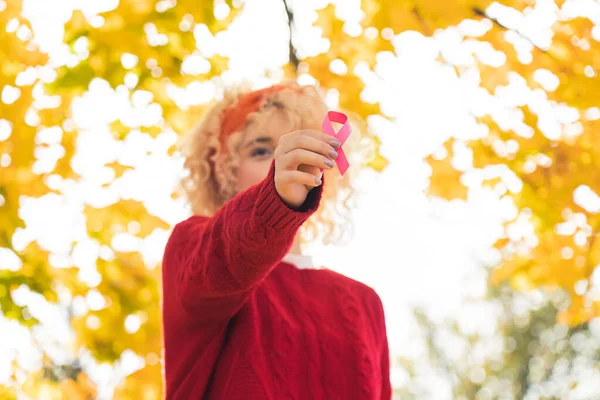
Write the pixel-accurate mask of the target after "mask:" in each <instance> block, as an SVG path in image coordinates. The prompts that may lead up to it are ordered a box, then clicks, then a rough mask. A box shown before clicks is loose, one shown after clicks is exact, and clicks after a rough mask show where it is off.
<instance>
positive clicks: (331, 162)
mask: <svg viewBox="0 0 600 400" xmlns="http://www.w3.org/2000/svg"><path fill="white" fill-rule="evenodd" d="M334 164H335V163H334V162H333V160H330V159H329V158H326V159H325V165H327V166H328V167H333V166H334Z"/></svg>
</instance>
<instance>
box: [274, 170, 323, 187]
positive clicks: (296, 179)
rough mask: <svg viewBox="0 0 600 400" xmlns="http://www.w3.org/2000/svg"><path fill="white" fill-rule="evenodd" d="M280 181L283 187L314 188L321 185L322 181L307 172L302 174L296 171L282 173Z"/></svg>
mask: <svg viewBox="0 0 600 400" xmlns="http://www.w3.org/2000/svg"><path fill="white" fill-rule="evenodd" d="M280 179H281V183H282V184H284V185H292V184H300V185H305V186H310V187H315V186H319V185H320V184H321V183H322V180H321V179H320V178H319V177H317V176H314V175H312V174H309V173H308V172H302V171H298V170H294V171H283V172H282V173H281V176H280Z"/></svg>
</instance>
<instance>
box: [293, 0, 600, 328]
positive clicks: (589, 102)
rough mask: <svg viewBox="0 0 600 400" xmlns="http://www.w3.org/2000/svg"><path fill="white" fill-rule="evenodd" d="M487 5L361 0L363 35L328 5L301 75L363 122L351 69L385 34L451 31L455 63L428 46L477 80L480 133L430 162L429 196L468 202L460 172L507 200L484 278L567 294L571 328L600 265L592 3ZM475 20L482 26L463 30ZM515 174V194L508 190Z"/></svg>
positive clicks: (599, 52)
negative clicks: (321, 41)
mask: <svg viewBox="0 0 600 400" xmlns="http://www.w3.org/2000/svg"><path fill="white" fill-rule="evenodd" d="M490 3H491V2H487V1H480V0H473V1H463V2H459V3H447V2H436V1H429V0H418V1H393V0H386V1H374V0H373V1H371V0H363V1H362V2H361V7H362V10H363V12H364V14H363V18H362V19H361V20H360V21H359V23H360V28H354V29H350V26H349V25H350V22H355V21H343V20H341V19H340V18H338V16H337V14H336V11H337V10H336V7H335V6H333V5H329V6H327V7H326V8H324V9H323V10H321V11H320V14H319V20H318V21H317V25H318V26H319V27H321V29H323V36H324V37H326V38H328V39H329V41H330V48H329V50H328V51H327V52H325V53H323V54H320V55H318V56H316V57H309V58H307V59H306V60H304V63H301V64H300V67H299V70H301V71H302V72H304V70H306V71H307V72H308V73H310V74H311V75H313V76H314V77H315V78H316V79H317V80H319V81H320V82H326V83H327V84H328V85H329V84H331V85H332V86H333V87H336V88H339V89H341V88H343V92H344V96H343V98H342V99H341V100H340V103H341V105H342V106H343V107H346V108H348V109H352V110H356V112H357V113H358V114H359V115H360V116H362V117H367V116H368V115H372V114H380V113H381V111H380V110H379V108H378V106H377V104H371V105H370V107H367V106H365V105H364V103H362V102H360V100H359V99H360V98H361V97H360V95H361V92H362V89H363V87H364V83H363V82H362V80H361V79H360V78H359V76H358V75H357V73H358V72H359V71H361V69H360V68H357V67H359V66H360V65H361V64H364V63H365V62H366V63H368V65H369V66H370V67H373V66H376V65H377V64H378V57H381V56H382V55H383V54H385V52H387V51H393V48H392V45H391V43H390V42H389V40H387V39H390V38H392V37H394V35H396V34H398V33H400V32H403V31H406V30H415V31H418V32H421V33H423V34H425V35H427V36H432V37H434V38H435V37H436V36H438V35H439V34H441V33H442V32H441V29H444V28H447V29H450V30H452V32H453V34H455V35H456V36H458V37H459V42H458V43H455V46H457V47H458V50H457V49H455V50H454V51H455V52H456V51H458V52H460V55H461V57H454V58H452V57H451V55H452V54H451V52H450V51H447V49H444V48H443V46H440V45H437V46H438V48H439V57H438V59H439V63H440V64H441V65H446V66H448V68H451V69H453V70H454V72H455V74H456V75H457V77H458V78H463V77H465V78H466V79H465V80H467V79H475V80H476V81H477V82H478V83H479V90H474V91H473V94H472V95H470V97H469V96H468V97H467V99H466V100H467V101H468V102H469V104H473V107H472V111H471V112H472V114H473V115H472V116H473V118H474V119H476V120H477V121H478V122H479V124H480V128H481V134H480V135H479V136H477V137H468V138H466V137H464V136H463V137H452V138H450V139H449V140H448V141H447V142H446V143H444V145H443V149H444V151H442V152H441V153H440V154H442V156H441V157H436V156H437V153H436V156H433V155H432V156H430V157H429V158H428V159H427V162H428V163H429V165H430V166H431V169H432V173H431V184H430V188H429V193H430V194H431V195H434V196H440V197H443V198H446V199H448V200H452V199H463V200H466V199H467V194H468V190H467V189H468V187H467V186H466V183H465V182H466V181H467V180H466V179H464V176H469V177H471V178H472V177H478V178H477V179H475V182H476V183H472V184H471V185H472V186H477V185H478V184H480V183H483V184H484V185H489V186H492V187H494V188H495V190H496V191H497V192H498V193H499V195H500V196H507V197H509V198H510V199H512V201H513V202H514V204H515V206H516V207H517V208H518V209H519V210H520V212H519V213H518V214H517V215H515V218H514V219H513V220H511V221H507V222H506V232H507V237H506V239H502V240H499V241H498V242H497V244H496V247H498V248H499V249H502V255H503V262H502V264H501V265H500V266H499V268H498V269H497V270H496V272H495V273H494V274H493V276H492V279H493V281H494V282H496V283H499V282H502V281H504V280H509V281H510V282H511V284H512V285H513V286H514V287H516V288H520V289H529V288H532V287H536V286H540V285H545V286H554V287H557V286H558V287H562V288H564V289H565V290H567V291H568V293H569V294H570V296H571V307H570V308H569V309H567V310H564V312H562V313H561V314H560V315H559V318H560V319H561V321H563V322H566V323H569V324H578V323H581V322H584V321H586V320H588V319H589V318H591V317H593V316H595V315H599V314H600V313H599V311H600V299H598V298H594V297H593V296H590V295H589V290H590V289H591V287H592V284H591V281H590V277H591V276H592V273H593V271H594V270H595V268H596V267H597V266H598V265H599V263H600V240H597V239H598V237H599V236H600V206H599V204H600V147H598V146H597V145H595V144H596V143H598V142H599V141H600V109H599V108H598V105H599V104H600V94H599V93H600V79H599V78H598V75H599V74H600V22H599V20H598V12H599V10H600V6H598V4H597V3H594V2H590V3H589V4H588V3H586V2H580V1H575V0H571V1H563V0H558V1H556V2H555V1H537V2H536V1H533V0H507V1H499V2H495V3H494V4H493V5H491V6H490V7H488V5H490ZM584 3H585V4H584ZM476 21H478V22H479V23H480V24H479V25H478V26H479V27H480V28H482V29H474V30H473V29H468V28H469V27H472V26H473V24H475V22H476ZM469 22H470V23H471V24H468V23H469ZM530 24H536V25H535V26H536V27H537V28H536V29H537V30H536V31H533V30H531V28H530V27H528V25H530ZM542 26H543V27H544V29H545V31H543V32H541V29H542V28H541V27H542ZM351 33H352V34H351ZM382 52H383V53H382ZM490 54H493V56H492V55H490ZM382 58H383V57H382ZM457 59H458V60H460V61H455V60H457ZM334 63H336V64H334ZM340 63H342V64H343V65H345V67H346V68H343V69H342V70H341V71H342V72H340V69H339V68H335V67H337V66H338V65H339V64H340ZM474 77H475V78H474ZM340 91H341V90H340ZM511 94H512V95H513V96H514V98H515V99H514V100H513V99H511V98H510V95H511ZM486 103H487V104H491V105H490V106H487V107H486V106H485V104H486ZM482 104H484V105H482ZM357 105H358V106H360V107H358V108H357ZM462 149H466V150H467V151H468V152H469V154H470V155H471V157H472V163H471V167H470V168H462V169H460V170H459V169H457V167H456V164H454V163H453V162H454V161H456V160H455V157H458V156H456V152H457V151H460V150H462ZM462 153H463V154H464V151H463V152H462ZM372 166H375V168H382V167H384V166H385V162H383V161H382V160H381V159H380V158H376V159H375V160H374V161H373V162H372ZM515 177H516V178H517V180H518V181H519V184H517V185H516V186H517V187H515V185H514V184H512V183H511V180H514V178H515ZM477 180H478V181H479V182H478V183H477ZM470 182H473V180H470ZM520 219H525V220H527V222H528V223H530V224H531V226H533V232H532V233H531V234H530V235H519V234H518V233H517V229H515V228H514V227H515V225H516V222H518V221H519V220H520ZM511 227H512V228H511ZM511 232H512V234H511Z"/></svg>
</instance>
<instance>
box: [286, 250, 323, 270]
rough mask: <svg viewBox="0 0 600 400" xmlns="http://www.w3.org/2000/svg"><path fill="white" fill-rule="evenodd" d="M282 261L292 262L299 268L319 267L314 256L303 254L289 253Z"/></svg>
mask: <svg viewBox="0 0 600 400" xmlns="http://www.w3.org/2000/svg"><path fill="white" fill-rule="evenodd" d="M282 261H283V262H286V263H288V264H292V265H293V266H295V267H296V268H298V269H318V268H317V267H316V266H315V264H314V262H313V258H312V257H311V256H307V255H303V254H292V253H288V254H286V255H285V257H283V259H282Z"/></svg>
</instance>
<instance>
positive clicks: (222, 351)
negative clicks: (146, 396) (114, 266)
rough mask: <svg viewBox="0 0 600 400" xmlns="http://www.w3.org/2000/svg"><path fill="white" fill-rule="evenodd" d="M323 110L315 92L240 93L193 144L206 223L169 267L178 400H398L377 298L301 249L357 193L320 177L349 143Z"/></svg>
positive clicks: (328, 231) (193, 197)
mask: <svg viewBox="0 0 600 400" xmlns="http://www.w3.org/2000/svg"><path fill="white" fill-rule="evenodd" d="M326 113H327V108H326V106H325V104H324V102H323V100H322V96H321V95H320V93H319V92H318V90H317V89H316V88H315V87H300V86H298V85H297V84H295V83H286V84H280V85H275V86H273V87H270V88H267V89H263V90H259V91H253V92H246V93H235V92H230V93H227V94H226V95H225V97H224V99H223V100H221V101H220V102H218V103H217V104H215V105H214V106H213V107H212V108H211V109H210V110H209V111H208V112H207V114H206V115H205V116H204V118H203V120H202V121H201V123H200V124H199V126H198V127H197V128H196V129H194V131H193V132H192V133H191V135H190V136H189V141H188V142H187V143H186V144H185V145H184V146H183V148H182V152H183V153H184V155H185V156H186V163H185V166H186V168H187V170H188V171H189V175H188V176H187V177H186V178H185V179H184V182H183V183H184V188H185V189H186V192H187V196H188V198H189V200H190V202H191V205H192V208H193V211H194V214H195V215H194V216H193V217H191V218H189V219H188V220H186V221H184V222H181V223H179V224H178V225H176V226H175V228H174V230H173V233H172V234H171V237H170V238H169V241H168V243H167V246H166V249H165V255H164V261H163V324H164V340H165V376H166V397H167V399H247V400H253V399H328V400H329V399H344V400H346V399H361V400H362V399H365V400H366V399H389V398H391V388H390V381H389V354H388V344H387V338H386V331H385V322H384V314H383V308H382V305H381V301H380V299H379V297H378V296H377V294H376V293H375V292H374V291H373V290H372V289H370V288H369V287H367V286H365V285H364V284H361V283H359V282H356V281H354V280H351V279H349V278H347V277H344V276H342V275H339V274H337V273H334V272H332V271H330V270H327V269H319V268H315V267H314V266H312V264H311V263H310V259H309V258H306V257H303V256H302V255H301V254H300V242H301V240H303V238H304V237H305V236H308V235H309V234H310V233H311V232H312V234H313V237H314V236H316V232H325V235H326V236H327V235H332V234H333V232H334V231H335V230H336V229H335V228H336V227H335V226H334V225H333V222H332V221H331V218H332V216H334V215H335V212H336V211H335V210H339V209H340V207H338V206H339V204H336V202H339V199H340V197H341V196H345V194H344V193H348V191H347V190H344V184H347V176H346V177H344V178H340V177H334V176H331V177H330V178H331V189H330V190H327V189H325V186H327V185H328V184H327V183H325V182H324V181H325V179H324V177H322V174H321V172H320V170H321V169H323V170H325V171H327V170H331V169H332V168H333V167H334V165H335V163H334V160H335V158H336V157H337V152H336V150H335V149H336V148H339V146H340V143H339V142H337V141H335V140H333V139H332V138H331V137H329V136H327V135H325V134H324V133H322V132H320V131H319V129H320V123H321V121H322V120H323V118H324V117H325V115H326ZM322 198H323V203H324V204H320V203H321V199H322ZM327 200H331V202H329V203H328V204H325V203H327ZM342 203H344V202H342ZM328 207H329V208H328ZM319 209H322V211H323V212H321V213H317V211H319ZM313 214H318V215H315V216H314V217H313V218H311V219H310V220H309V217H311V215H313ZM328 218H329V220H328ZM303 225H304V226H303ZM302 226H303V230H302V234H298V233H299V231H300V228H301V227H302Z"/></svg>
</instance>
